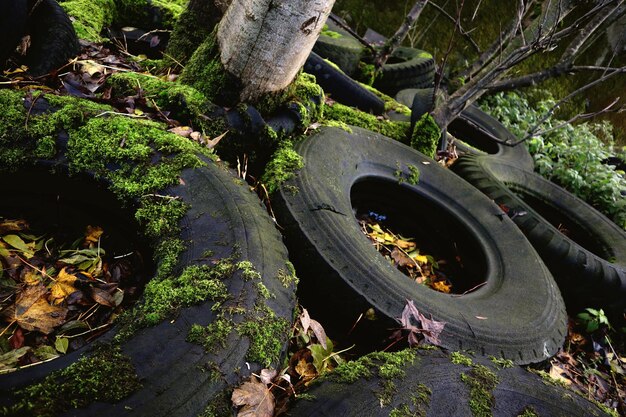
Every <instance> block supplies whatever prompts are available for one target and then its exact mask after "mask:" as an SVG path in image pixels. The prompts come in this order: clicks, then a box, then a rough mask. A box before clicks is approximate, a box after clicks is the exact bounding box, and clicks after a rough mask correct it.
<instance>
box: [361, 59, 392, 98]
mask: <svg viewBox="0 0 626 417" xmlns="http://www.w3.org/2000/svg"><path fill="white" fill-rule="evenodd" d="M353 76H354V79H356V80H358V81H360V82H362V83H363V84H365V85H366V86H371V85H372V84H374V80H375V79H376V66H375V65H374V64H367V63H365V62H363V61H359V64H358V65H357V68H356V74H354V75H353ZM390 98H391V97H390ZM398 104H399V103H398Z"/></svg>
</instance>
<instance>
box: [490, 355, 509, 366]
mask: <svg viewBox="0 0 626 417" xmlns="http://www.w3.org/2000/svg"><path fill="white" fill-rule="evenodd" d="M489 360H490V361H491V362H493V363H494V364H495V365H496V366H498V367H499V368H500V369H505V368H512V367H513V365H514V364H513V361H512V360H510V359H504V358H496V357H495V356H490V357H489Z"/></svg>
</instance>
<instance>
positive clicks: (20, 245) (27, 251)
mask: <svg viewBox="0 0 626 417" xmlns="http://www.w3.org/2000/svg"><path fill="white" fill-rule="evenodd" d="M2 240H4V241H5V242H6V243H8V244H9V245H10V246H12V247H14V248H15V249H17V250H19V251H21V252H22V253H23V254H24V256H25V257H26V258H32V257H33V255H34V252H33V248H32V247H30V246H29V245H28V244H26V242H24V241H23V240H22V238H21V237H19V236H18V235H5V236H2Z"/></svg>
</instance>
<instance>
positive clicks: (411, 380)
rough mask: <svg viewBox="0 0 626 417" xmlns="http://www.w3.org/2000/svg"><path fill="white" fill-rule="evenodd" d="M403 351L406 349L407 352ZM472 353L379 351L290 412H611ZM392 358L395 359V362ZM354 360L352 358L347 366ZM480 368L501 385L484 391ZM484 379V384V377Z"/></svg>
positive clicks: (565, 415) (572, 415)
mask: <svg viewBox="0 0 626 417" xmlns="http://www.w3.org/2000/svg"><path fill="white" fill-rule="evenodd" d="M401 353H402V354H403V355H406V353H407V352H401ZM382 358H386V357H385V356H382ZM466 358H467V360H468V361H471V362H468V363H467V364H455V363H453V362H451V359H450V356H449V355H446V354H443V353H442V352H437V351H417V352H415V353H414V358H413V359H412V361H409V362H408V363H406V364H397V363H394V362H393V359H392V360H388V361H385V360H384V359H383V360H381V359H379V355H378V354H377V353H374V354H373V355H370V356H366V357H365V358H363V359H361V360H359V362H360V363H361V364H365V366H364V368H362V369H363V371H364V372H366V373H367V374H368V375H369V376H366V375H361V376H359V377H357V378H354V381H342V380H341V379H342V375H341V372H342V371H344V370H345V369H342V368H339V369H338V371H337V373H338V375H333V374H331V375H329V376H328V377H327V378H325V379H324V380H323V381H322V382H318V383H316V384H314V385H313V386H312V387H311V389H310V390H309V391H308V392H307V394H310V395H311V397H312V399H311V400H299V401H298V402H296V403H295V405H294V406H292V407H291V409H290V410H289V412H288V413H287V415H291V416H298V417H331V416H332V417H357V416H358V417H388V416H392V415H394V416H395V415H397V416H409V415H410V416H433V417H435V416H458V417H474V416H477V415H480V416H487V415H488V416H494V417H514V416H522V415H534V416H551V417H590V416H608V414H607V413H606V412H604V411H603V410H601V409H600V408H599V407H598V406H596V405H595V404H593V403H591V402H590V401H588V400H587V399H585V398H583V397H582V396H580V395H578V394H576V393H574V392H573V391H569V390H567V389H566V388H563V387H561V386H558V385H554V384H550V383H549V382H546V381H544V380H543V379H542V378H541V377H539V376H537V375H534V374H531V373H529V372H527V371H525V370H524V369H522V368H520V367H512V368H505V369H500V367H499V366H497V365H495V364H493V363H491V362H489V361H476V362H475V359H473V358H470V357H469V356H467V357H466ZM386 362H387V363H386ZM389 362H391V363H392V364H393V365H391V366H390V364H389ZM474 362H475V363H474ZM350 365H351V364H350V363H348V364H346V366H345V368H347V367H348V366H350ZM381 365H382V366H381ZM477 366H480V367H477ZM391 367H396V369H397V371H396V375H393V376H391V375H385V371H386V370H387V371H388V370H389V368H391ZM482 367H484V368H482ZM365 370H367V371H365ZM477 370H478V371H483V372H484V373H487V375H488V376H491V377H494V378H497V381H496V382H495V387H493V388H492V389H489V388H488V387H484V386H483V387H482V388H483V389H484V391H481V387H479V386H477V383H479V382H478V381H479V379H478V378H476V377H475V376H474V375H476V373H477ZM381 374H382V375H381ZM343 378H345V377H343ZM481 382H482V383H483V384H484V381H481ZM472 391H473V392H472ZM394 410H395V411H394ZM531 411H532V412H534V414H531ZM524 412H528V413H529V414H524Z"/></svg>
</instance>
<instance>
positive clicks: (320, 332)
mask: <svg viewBox="0 0 626 417" xmlns="http://www.w3.org/2000/svg"><path fill="white" fill-rule="evenodd" d="M311 329H312V330H313V333H314V334H315V337H316V338H317V341H318V342H320V344H321V345H322V347H323V348H324V349H326V339H327V338H328V337H327V336H326V332H325V331H324V328H323V327H322V325H321V324H320V323H319V322H318V321H317V320H313V319H311Z"/></svg>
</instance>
